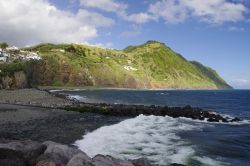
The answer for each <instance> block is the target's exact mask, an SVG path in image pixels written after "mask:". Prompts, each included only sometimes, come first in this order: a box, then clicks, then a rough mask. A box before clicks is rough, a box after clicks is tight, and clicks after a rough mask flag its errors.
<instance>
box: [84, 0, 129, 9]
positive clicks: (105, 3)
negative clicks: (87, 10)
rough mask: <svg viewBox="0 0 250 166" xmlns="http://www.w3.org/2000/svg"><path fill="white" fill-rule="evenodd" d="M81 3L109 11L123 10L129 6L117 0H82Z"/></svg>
mask: <svg viewBox="0 0 250 166" xmlns="http://www.w3.org/2000/svg"><path fill="white" fill-rule="evenodd" d="M80 4H81V5H82V6H85V7H91V8H98V9H101V10H103V11H107V12H121V11H124V10H125V9H126V8H127V5H126V4H124V3H120V2H117V1H116V0H80Z"/></svg>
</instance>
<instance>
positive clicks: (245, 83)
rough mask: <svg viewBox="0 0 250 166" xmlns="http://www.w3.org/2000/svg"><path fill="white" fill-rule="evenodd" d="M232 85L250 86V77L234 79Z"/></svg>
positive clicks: (238, 86) (242, 87)
mask: <svg viewBox="0 0 250 166" xmlns="http://www.w3.org/2000/svg"><path fill="white" fill-rule="evenodd" d="M231 85H233V86H234V87H235V88H240V89H244V88H246V89H247V88H250V78H239V79H234V80H232V81H231Z"/></svg>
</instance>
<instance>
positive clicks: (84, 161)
mask: <svg viewBox="0 0 250 166" xmlns="http://www.w3.org/2000/svg"><path fill="white" fill-rule="evenodd" d="M66 166H93V164H92V159H91V158H90V157H89V156H87V155H86V154H84V153H78V154H76V155H75V156H74V157H73V158H71V159H70V160H69V162H68V164H67V165H66Z"/></svg>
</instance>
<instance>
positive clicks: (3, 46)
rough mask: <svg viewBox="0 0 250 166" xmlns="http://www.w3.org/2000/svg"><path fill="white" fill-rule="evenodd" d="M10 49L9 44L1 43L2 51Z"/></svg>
mask: <svg viewBox="0 0 250 166" xmlns="http://www.w3.org/2000/svg"><path fill="white" fill-rule="evenodd" d="M7 47H8V44H7V43H5V42H4V43H0V48H2V49H6V48H7Z"/></svg>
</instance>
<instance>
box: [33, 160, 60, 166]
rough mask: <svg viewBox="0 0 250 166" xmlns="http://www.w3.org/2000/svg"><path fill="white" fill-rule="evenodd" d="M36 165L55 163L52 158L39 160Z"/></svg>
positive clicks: (51, 164) (51, 165)
mask: <svg viewBox="0 0 250 166" xmlns="http://www.w3.org/2000/svg"><path fill="white" fill-rule="evenodd" d="M36 166H56V163H55V162H54V161H52V160H41V161H39V162H38V163H37V164H36Z"/></svg>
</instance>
